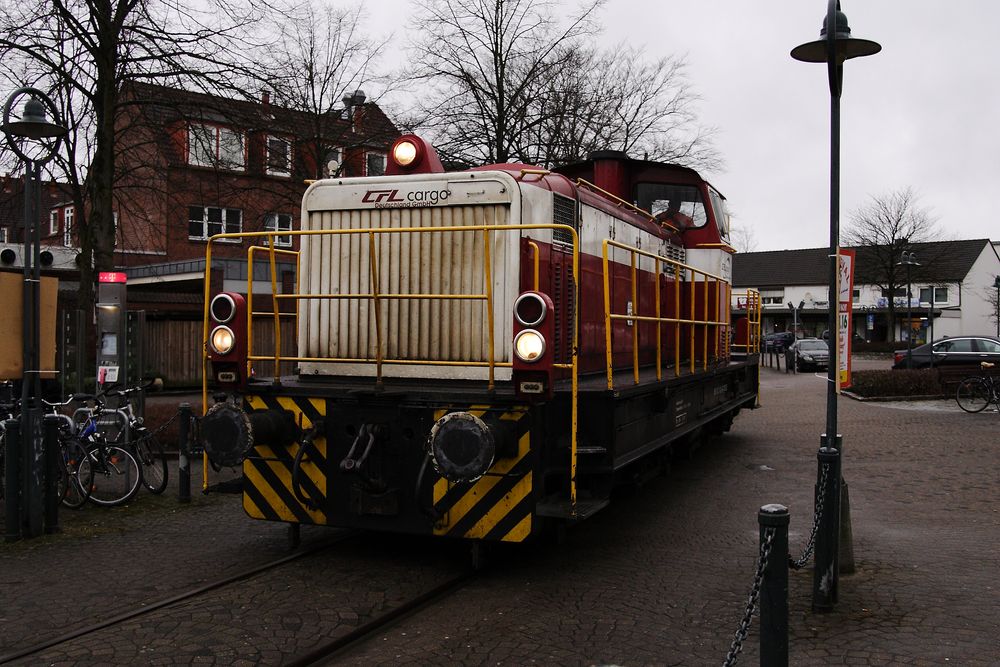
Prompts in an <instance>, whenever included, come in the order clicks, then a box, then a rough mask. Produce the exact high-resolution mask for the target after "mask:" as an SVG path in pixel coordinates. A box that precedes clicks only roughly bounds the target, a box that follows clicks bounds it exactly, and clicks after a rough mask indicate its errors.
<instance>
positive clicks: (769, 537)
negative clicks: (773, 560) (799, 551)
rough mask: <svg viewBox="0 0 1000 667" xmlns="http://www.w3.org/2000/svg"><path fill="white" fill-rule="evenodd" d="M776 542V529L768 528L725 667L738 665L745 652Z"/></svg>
mask: <svg viewBox="0 0 1000 667" xmlns="http://www.w3.org/2000/svg"><path fill="white" fill-rule="evenodd" d="M773 542H774V528H768V529H767V530H766V531H765V533H764V542H763V543H762V544H761V545H760V558H758V559H757V572H756V573H755V574H754V576H753V585H751V587H750V597H749V598H748V599H747V606H746V610H745V611H744V612H743V619H742V620H741V621H740V626H739V628H738V629H737V630H736V636H735V637H734V638H733V643H732V644H731V645H730V647H729V653H727V654H726V661H725V662H724V663H722V664H723V667H731V666H732V665H735V664H736V659H737V658H738V657H739V655H740V651H742V650H743V642H744V641H745V640H746V638H747V633H748V632H750V623H751V622H752V621H753V613H754V611H756V609H757V599H758V598H759V597H760V586H761V582H762V581H763V580H764V570H765V569H767V559H768V558H769V557H770V555H771V544H772V543H773Z"/></svg>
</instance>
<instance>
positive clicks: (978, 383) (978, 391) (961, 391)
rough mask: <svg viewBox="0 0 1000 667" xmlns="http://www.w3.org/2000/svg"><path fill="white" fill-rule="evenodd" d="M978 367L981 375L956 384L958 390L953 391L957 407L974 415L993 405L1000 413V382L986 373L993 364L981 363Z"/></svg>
mask: <svg viewBox="0 0 1000 667" xmlns="http://www.w3.org/2000/svg"><path fill="white" fill-rule="evenodd" d="M979 366H980V368H982V369H983V374H982V375H973V376H970V377H967V378H965V379H964V380H962V381H961V382H959V383H958V389H956V390H955V400H956V401H958V407H960V408H962V409H963V410H965V411H966V412H973V413H975V412H982V411H983V410H985V409H986V406H988V405H989V404H990V403H995V404H996V406H997V410H998V411H1000V381H998V380H997V379H995V378H994V377H993V376H992V375H990V374H989V373H986V370H987V369H989V368H993V366H995V364H991V363H990V362H988V361H983V362H980V364H979Z"/></svg>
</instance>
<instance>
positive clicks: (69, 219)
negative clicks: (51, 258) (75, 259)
mask: <svg viewBox="0 0 1000 667" xmlns="http://www.w3.org/2000/svg"><path fill="white" fill-rule="evenodd" d="M75 222H76V209H74V208H73V207H72V206H67V207H66V208H64V209H63V246H64V247H66V248H72V247H73V223H75Z"/></svg>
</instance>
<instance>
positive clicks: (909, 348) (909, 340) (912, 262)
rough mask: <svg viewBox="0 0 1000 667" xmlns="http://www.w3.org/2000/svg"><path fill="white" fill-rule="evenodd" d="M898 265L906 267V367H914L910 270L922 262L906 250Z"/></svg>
mask: <svg viewBox="0 0 1000 667" xmlns="http://www.w3.org/2000/svg"><path fill="white" fill-rule="evenodd" d="M896 266H905V267H906V367H907V368H912V367H913V361H912V360H911V359H910V357H911V355H912V354H913V313H912V310H911V309H912V306H913V295H912V294H911V290H912V289H913V287H912V286H911V285H912V281H911V276H910V270H911V269H913V267H914V266H920V263H919V262H918V261H917V256H916V254H914V253H912V252H906V251H905V250H904V251H903V254H902V255H901V256H900V259H899V262H897V263H896ZM931 290H932V291H933V290H934V288H933V287H931Z"/></svg>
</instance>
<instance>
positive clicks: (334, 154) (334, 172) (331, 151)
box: [323, 148, 344, 178]
mask: <svg viewBox="0 0 1000 667" xmlns="http://www.w3.org/2000/svg"><path fill="white" fill-rule="evenodd" d="M343 160H344V158H343V153H341V151H340V149H339V148H328V149H327V150H326V154H325V155H324V156H323V176H324V177H326V178H333V177H334V176H340V175H341V172H342V166H343Z"/></svg>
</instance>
